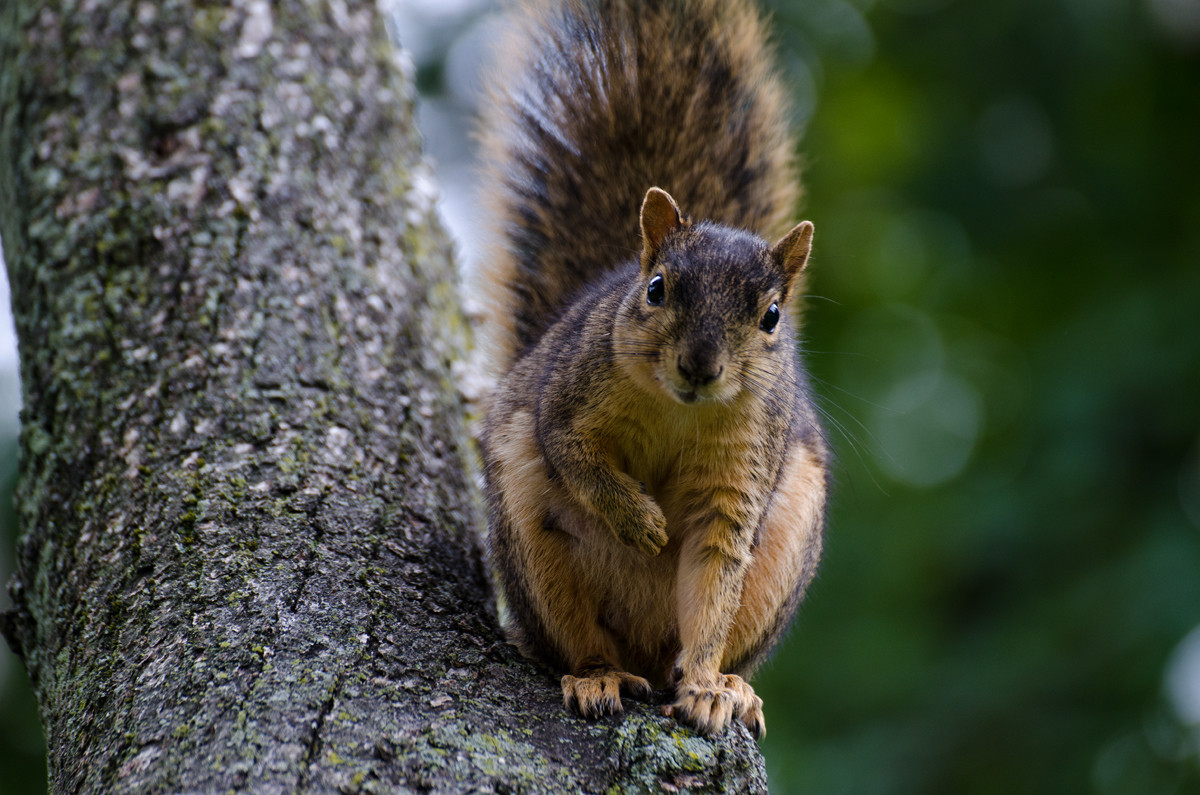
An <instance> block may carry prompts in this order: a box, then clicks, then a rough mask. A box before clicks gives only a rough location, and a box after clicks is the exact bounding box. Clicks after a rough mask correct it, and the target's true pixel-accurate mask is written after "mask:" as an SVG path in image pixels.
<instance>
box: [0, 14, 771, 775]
mask: <svg viewBox="0 0 1200 795" xmlns="http://www.w3.org/2000/svg"><path fill="white" fill-rule="evenodd" d="M0 8H2V10H0V17H2V18H0V125H2V126H0V223H3V227H2V234H3V240H4V245H5V246H6V249H5V255H6V258H7V261H8V265H9V269H10V279H11V282H12V288H13V302H14V305H15V309H16V315H17V326H18V334H19V338H20V345H21V351H20V352H21V367H22V370H21V373H22V378H23V382H24V390H25V391H24V396H25V410H24V417H23V429H22V437H21V456H22V459H21V467H22V474H21V484H20V489H19V494H18V506H19V515H20V521H21V527H22V540H21V542H20V549H19V555H18V557H19V564H18V565H19V570H18V573H17V575H16V578H15V580H14V582H13V583H12V585H11V592H12V596H13V599H14V602H15V604H16V609H15V611H13V612H12V613H10V614H8V615H7V616H5V620H4V628H5V634H7V635H8V636H9V642H10V644H11V645H12V646H13V647H14V648H15V649H16V650H17V652H18V653H19V654H21V655H22V656H23V658H24V660H25V663H26V665H27V667H28V670H29V673H30V676H31V677H32V680H33V683H34V686H35V688H36V692H37V696H38V699H39V701H40V704H41V710H42V719H43V724H44V727H45V732H46V740H47V745H48V747H49V770H50V777H51V782H50V783H51V789H52V790H53V791H55V792H218V791H238V790H245V791H254V792H293V791H297V792H299V791H310V792H334V791H336V792H414V791H415V792H428V791H434V792H576V791H581V792H603V791H610V792H621V791H627V792H644V791H677V790H689V791H692V792H701V791H703V792H709V791H713V792H716V791H720V792H726V791H753V790H761V789H763V788H764V778H763V772H762V763H761V758H760V757H759V755H758V752H757V750H756V749H755V747H754V746H753V743H752V742H750V741H749V740H748V738H747V736H746V733H745V732H744V730H742V729H741V728H738V729H737V730H731V731H730V732H728V733H727V734H726V735H725V736H723V737H721V738H719V739H717V740H716V741H713V742H710V741H707V740H703V739H699V738H696V737H695V736H693V735H692V734H691V733H690V732H688V731H686V730H684V729H681V728H680V727H678V726H677V725H676V724H674V723H673V722H672V721H670V720H667V719H666V718H662V717H660V716H658V715H657V714H656V713H655V711H654V710H653V708H647V707H637V708H636V709H635V710H634V711H633V712H632V713H630V714H628V715H627V716H626V717H624V718H622V719H610V720H606V721H600V722H599V723H595V724H589V723H586V722H584V721H581V720H578V719H576V718H574V717H571V716H568V715H567V714H566V713H564V711H563V710H562V708H561V706H560V703H559V695H558V687H557V684H556V682H555V681H554V679H553V677H552V676H550V675H549V674H548V673H546V672H544V671H541V670H539V669H537V668H535V667H533V666H531V665H530V664H528V663H526V662H524V661H523V660H521V659H520V658H519V657H518V656H516V655H515V653H514V652H513V650H512V649H511V647H509V646H507V645H506V644H505V643H504V642H503V641H502V639H501V636H500V634H499V632H498V630H497V629H496V627H495V621H494V618H493V616H492V615H491V613H490V612H489V608H488V599H489V597H488V589H487V583H486V579H485V576H484V571H483V567H482V565H481V563H480V558H479V553H478V549H477V544H476V542H475V541H474V533H475V531H476V530H477V529H478V528H479V527H481V526H482V524H483V517H482V514H481V510H480V503H479V499H478V496H477V494H476V487H475V485H474V479H473V477H472V475H471V474H470V472H471V465H470V461H471V456H472V452H471V450H470V447H469V443H468V441H467V435H466V433H465V431H464V422H463V408H462V405H461V403H460V401H459V399H458V397H457V394H456V390H455V387H454V378H453V376H452V373H453V368H454V363H455V362H456V361H458V360H459V359H460V358H461V357H462V354H463V349H464V345H465V340H466V328H465V325H464V322H463V319H462V315H461V313H460V310H459V306H458V298H459V295H458V290H459V288H458V287H457V285H456V282H455V279H454V278H453V276H452V274H453V269H452V263H451V259H450V248H449V245H448V243H447V241H446V237H445V234H444V233H443V232H442V231H441V230H440V229H439V228H438V226H437V224H436V222H435V220H434V217H433V214H432V211H431V189H430V180H429V177H428V175H427V172H426V171H425V170H424V168H423V166H422V165H421V162H420V159H419V154H418V142H417V140H416V134H415V132H414V127H413V107H412V89H411V84H412V81H411V77H412V75H411V74H405V73H404V72H405V70H404V68H403V66H401V65H399V64H400V63H401V61H400V60H399V59H397V58H396V57H395V56H394V54H393V51H392V48H391V46H390V45H389V43H388V41H387V38H386V36H385V33H384V31H383V26H382V23H381V19H380V15H379V12H378V11H377V9H376V7H375V6H374V4H373V3H371V2H355V1H353V0H309V1H308V2H302V0H282V1H281V2H278V3H270V4H269V3H267V2H265V1H264V0H228V2H201V0H165V2H157V1H151V0H144V1H143V2H126V1H124V0H120V1H118V0H113V1H112V2H108V1H107V0H53V1H52V2H47V3H38V2H31V0H4V2H3V3H2V4H0Z"/></svg>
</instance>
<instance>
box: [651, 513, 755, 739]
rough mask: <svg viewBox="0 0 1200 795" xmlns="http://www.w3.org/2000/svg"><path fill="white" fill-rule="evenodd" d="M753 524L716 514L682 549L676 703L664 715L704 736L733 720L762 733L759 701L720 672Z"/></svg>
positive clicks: (740, 682)
mask: <svg viewBox="0 0 1200 795" xmlns="http://www.w3.org/2000/svg"><path fill="white" fill-rule="evenodd" d="M753 521H754V520H752V519H749V518H745V519H744V520H743V521H738V520H735V519H730V518H727V517H725V516H722V515H721V514H720V513H719V512H714V514H713V515H712V516H711V517H710V520H709V521H708V523H707V524H706V526H704V527H703V528H697V532H694V533H692V534H691V535H689V537H688V539H687V540H686V541H685V543H684V545H683V548H682V549H681V551H680V560H679V579H678V585H677V591H676V593H677V605H678V618H679V640H680V652H679V656H678V658H677V659H676V662H675V666H674V668H673V669H672V671H671V680H672V682H673V683H674V685H675V703H674V704H672V705H670V706H669V707H667V708H666V709H665V710H664V711H665V713H666V714H668V715H672V716H674V717H675V718H677V719H679V720H681V721H683V722H685V723H688V724H690V725H692V726H693V727H695V728H696V729H697V730H698V731H700V732H701V733H704V734H711V733H713V732H718V731H720V730H722V729H723V728H724V727H725V726H727V725H728V724H729V722H730V721H731V720H733V719H735V718H736V719H740V720H742V721H743V722H744V723H745V724H746V725H747V726H748V727H749V728H750V731H751V732H752V733H753V734H754V736H755V737H761V736H762V735H763V734H764V733H765V731H766V729H765V722H764V720H763V713H762V699H761V698H759V697H758V696H757V695H755V693H754V690H753V689H752V688H751V687H750V685H749V684H747V683H746V682H745V681H744V680H743V679H742V678H741V677H740V676H736V675H732V674H730V675H726V674H723V673H721V670H720V665H721V659H722V657H723V655H724V652H725V645H726V642H727V639H728V637H729V632H730V627H731V626H732V624H733V620H734V616H735V615H736V613H737V610H738V606H739V605H740V603H741V598H742V585H743V583H744V581H745V577H746V570H747V568H748V567H749V563H750V555H751V542H752V535H753V530H754V525H753Z"/></svg>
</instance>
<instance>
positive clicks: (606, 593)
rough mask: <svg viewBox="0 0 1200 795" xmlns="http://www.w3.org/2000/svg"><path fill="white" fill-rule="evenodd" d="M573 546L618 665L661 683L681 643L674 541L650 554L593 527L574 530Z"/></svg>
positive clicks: (601, 529)
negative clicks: (618, 658)
mask: <svg viewBox="0 0 1200 795" xmlns="http://www.w3.org/2000/svg"><path fill="white" fill-rule="evenodd" d="M575 551H576V554H575V563H576V566H575V568H576V570H577V571H578V574H579V583H580V585H582V586H583V587H586V588H587V589H588V591H590V592H591V593H592V595H593V596H594V598H595V604H596V606H597V610H598V612H599V615H598V616H597V620H598V623H599V624H600V625H601V626H603V627H604V628H605V629H606V630H607V631H608V632H609V634H610V635H611V637H612V639H613V640H614V641H615V642H616V644H617V646H618V649H619V652H620V655H621V657H622V659H621V663H622V665H624V666H625V667H626V669H627V670H629V671H630V672H632V673H636V674H639V675H641V676H645V677H646V678H648V679H650V680H651V681H652V682H654V683H655V684H656V686H659V685H661V684H662V683H663V679H664V678H665V676H666V674H667V670H668V668H669V667H670V664H671V662H672V661H673V660H674V656H675V654H676V652H677V651H678V646H679V641H678V636H679V627H678V618H677V608H676V600H675V580H676V577H677V574H678V570H679V548H678V544H677V543H675V542H674V541H672V542H671V543H670V544H668V545H667V546H666V547H665V548H664V549H663V551H662V552H660V553H659V554H658V555H656V556H654V557H648V556H647V555H645V554H643V553H641V552H638V551H637V550H634V549H631V548H629V547H626V546H624V545H622V544H621V543H619V542H618V541H617V540H616V539H615V538H613V537H612V534H611V533H610V532H609V531H608V530H607V529H606V528H600V527H596V528H593V532H588V533H584V534H582V535H579V536H576V544H575Z"/></svg>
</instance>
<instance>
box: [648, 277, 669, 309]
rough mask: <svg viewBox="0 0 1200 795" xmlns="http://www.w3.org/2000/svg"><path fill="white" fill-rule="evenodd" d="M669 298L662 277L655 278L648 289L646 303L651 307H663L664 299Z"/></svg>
mask: <svg viewBox="0 0 1200 795" xmlns="http://www.w3.org/2000/svg"><path fill="white" fill-rule="evenodd" d="M666 297H667V287H666V285H665V284H663V277H662V276H655V277H654V278H653V279H651V280H650V286H649V287H647V288H646V303H648V304H650V306H662V303H663V299H665V298H666Z"/></svg>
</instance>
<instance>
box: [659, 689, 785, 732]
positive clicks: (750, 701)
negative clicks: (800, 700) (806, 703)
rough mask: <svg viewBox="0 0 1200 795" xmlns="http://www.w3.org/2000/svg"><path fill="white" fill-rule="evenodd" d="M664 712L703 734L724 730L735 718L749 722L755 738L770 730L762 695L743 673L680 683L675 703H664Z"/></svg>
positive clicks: (749, 727)
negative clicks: (747, 681)
mask: <svg viewBox="0 0 1200 795" xmlns="http://www.w3.org/2000/svg"><path fill="white" fill-rule="evenodd" d="M663 714H664V715H667V716H670V717H674V718H675V719H676V720H678V721H681V722H683V723H686V724H688V725H689V726H691V727H692V728H694V729H695V730H696V731H698V732H700V733H701V734H715V733H717V732H720V731H721V730H723V729H724V728H725V727H726V726H728V725H729V723H730V721H732V720H733V719H734V718H737V719H738V720H741V721H742V723H745V724H746V728H748V729H749V730H750V733H751V734H753V735H754V737H755V739H761V738H762V737H763V736H764V735H765V734H766V733H767V724H766V720H765V719H764V718H763V711H762V699H761V698H759V697H758V696H757V695H756V694H755V693H754V688H752V687H750V685H748V684H747V683H746V681H745V680H744V679H742V677H740V676H736V675H734V674H729V675H727V676H720V675H718V676H717V677H716V678H715V679H714V680H713V681H711V682H706V683H694V682H693V683H687V682H681V683H679V684H678V685H676V686H675V703H674V704H670V705H668V706H665V707H663Z"/></svg>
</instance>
